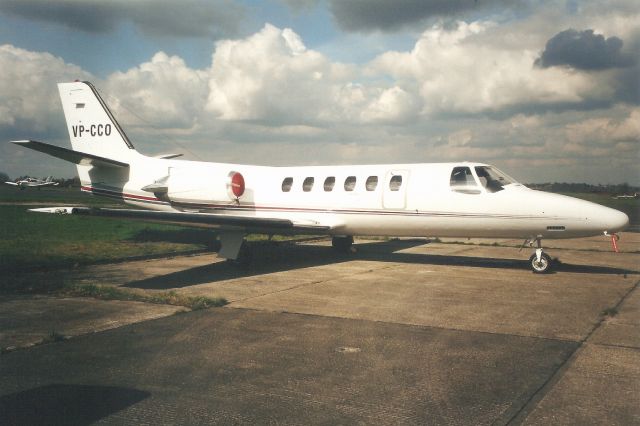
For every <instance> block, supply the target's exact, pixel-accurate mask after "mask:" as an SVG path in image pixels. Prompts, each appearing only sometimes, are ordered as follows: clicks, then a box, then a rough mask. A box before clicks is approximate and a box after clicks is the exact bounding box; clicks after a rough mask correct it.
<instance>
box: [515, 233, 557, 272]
mask: <svg viewBox="0 0 640 426" xmlns="http://www.w3.org/2000/svg"><path fill="white" fill-rule="evenodd" d="M534 242H536V243H537V245H538V248H536V251H535V253H534V254H532V255H531V257H530V258H529V264H530V265H531V270H532V271H533V273H534V274H546V273H549V272H550V271H551V268H552V266H553V262H552V260H551V256H549V255H548V254H546V253H545V252H544V251H543V250H542V238H541V237H536V238H528V239H526V240H524V243H523V244H522V247H524V246H525V245H526V244H529V247H532V246H533V243H534Z"/></svg>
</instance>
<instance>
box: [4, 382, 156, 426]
mask: <svg viewBox="0 0 640 426" xmlns="http://www.w3.org/2000/svg"><path fill="white" fill-rule="evenodd" d="M150 395H151V394H150V393H149V392H145V391H141V390H137V389H129V388H122V387H114V386H86V385H70V384H51V385H46V386H40V387H37V388H33V389H29V390H25V391H22V392H17V393H12V394H9V395H3V396H0V424H3V425H52V424H55V425H62V424H74V425H88V424H91V423H93V422H95V421H97V420H100V419H102V418H104V417H107V416H109V415H111V414H113V413H116V412H118V411H120V410H123V409H125V408H127V407H129V406H131V405H134V404H136V403H138V402H140V401H142V400H144V399H146V398H148V397H149V396H150ZM36 407H37V408H36Z"/></svg>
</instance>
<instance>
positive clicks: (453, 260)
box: [124, 239, 638, 289]
mask: <svg viewBox="0 0 640 426" xmlns="http://www.w3.org/2000/svg"><path fill="white" fill-rule="evenodd" d="M428 243H429V241H425V240H422V239H421V240H391V241H380V242H377V241H376V242H371V243H363V244H357V245H355V247H356V248H357V251H356V253H348V254H341V253H336V252H335V251H334V250H333V249H332V248H331V247H329V246H320V245H299V244H293V243H267V244H257V245H256V246H254V257H253V261H252V262H251V264H250V265H249V266H246V267H239V266H237V265H234V264H232V263H230V262H216V263H212V264H208V265H203V266H198V267H194V268H190V269H185V270H182V271H177V272H173V273H170V274H166V275H160V276H156V277H151V278H146V279H142V280H136V281H131V282H129V283H127V284H125V285H124V287H131V288H141V289H175V288H183V287H189V286H193V285H198V284H205V283H213V282H220V281H224V280H229V279H236V278H244V277H251V276H256V275H262V274H268V273H274V272H283V271H291V270H295V269H302V268H308V267H314V266H323V265H329V264H338V263H342V262H349V261H353V260H365V261H377V262H394V263H411V264H424V265H442V266H465V267H477V268H497V269H521V270H529V269H530V265H529V262H528V260H520V259H508V258H487V257H473V256H460V255H437V254H422V253H399V251H401V250H404V249H408V248H411V247H416V246H420V245H424V244H428ZM553 272H574V273H587V274H617V275H622V274H637V273H638V271H632V270H627V269H621V268H615V267H607V266H595V265H574V264H567V263H559V264H557V265H556V267H555V268H554V271H553Z"/></svg>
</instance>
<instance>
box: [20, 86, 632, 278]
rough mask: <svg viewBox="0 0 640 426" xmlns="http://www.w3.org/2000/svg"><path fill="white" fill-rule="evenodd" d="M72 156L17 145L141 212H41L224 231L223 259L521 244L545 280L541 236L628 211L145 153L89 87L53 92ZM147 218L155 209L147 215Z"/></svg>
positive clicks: (509, 188) (504, 182) (488, 186)
mask: <svg viewBox="0 0 640 426" xmlns="http://www.w3.org/2000/svg"><path fill="white" fill-rule="evenodd" d="M58 90H59V92H60V99H61V101H62V107H63V109H64V115H65V118H66V121H67V129H68V131H69V138H70V139H71V147H72V149H68V148H62V147H59V146H55V145H50V144H46V143H43V142H38V141H33V140H25V141H15V142H14V143H15V144H18V145H20V146H23V147H25V148H30V149H33V150H36V151H40V152H44V153H46V154H49V155H52V156H54V157H57V158H61V159H63V160H66V161H70V162H72V163H75V164H76V165H77V169H78V175H79V177H80V182H81V190H82V191H84V192H88V193H91V194H94V195H99V196H104V197H112V198H117V199H120V200H124V201H125V202H126V203H128V204H132V205H134V206H136V207H140V208H141V209H140V208H139V209H109V208H99V209H93V208H87V207H47V208H40V209H34V210H33V211H38V212H43V213H61V214H77V215H88V216H109V217H118V218H124V219H142V220H150V221H160V222H173V223H182V224H191V225H200V226H210V227H216V228H218V229H220V232H219V236H220V244H221V249H220V251H219V252H218V256H220V257H222V258H226V259H234V260H235V259H238V258H240V259H242V258H243V257H244V258H245V259H246V258H249V257H250V254H249V252H248V251H247V250H248V248H247V247H246V245H244V244H243V242H244V237H245V235H246V234H247V233H263V234H303V233H307V234H313V235H330V236H331V237H333V239H332V244H333V246H334V248H336V249H337V250H343V251H346V250H349V248H350V247H351V244H352V243H353V236H355V235H380V236H424V237H480V238H483V237H484V238H522V239H524V240H525V243H529V245H531V246H533V244H534V243H536V244H537V248H536V249H535V252H534V253H533V255H532V256H531V257H530V258H529V262H530V264H531V267H532V269H533V271H534V272H536V273H542V272H547V271H548V270H549V268H550V267H551V258H550V257H549V256H548V255H547V254H546V253H544V252H543V249H542V244H541V242H542V239H544V238H575V237H585V236H594V235H603V234H604V235H605V236H611V238H612V244H614V243H615V239H616V238H617V236H616V235H615V233H616V232H617V231H620V230H622V229H624V228H625V227H626V226H627V225H628V224H629V218H628V217H627V215H626V214H624V213H622V212H620V211H618V210H614V209H611V208H608V207H604V206H601V205H599V204H595V203H591V202H588V201H584V200H579V199H576V198H571V197H566V196H562V195H558V194H550V193H546V192H542V191H535V190H532V189H529V188H527V187H526V186H524V185H522V184H520V183H518V182H517V181H516V180H514V179H513V178H511V177H509V176H507V175H506V174H505V173H502V172H501V171H500V170H498V169H497V168H495V167H493V166H490V165H488V164H482V163H469V162H460V163H440V164H382V165H367V166H363V165H343V166H314V167H268V166H252V165H245V164H225V163H209V162H200V161H185V160H176V159H174V158H173V157H175V155H172V154H169V155H166V156H160V157H149V156H146V155H143V154H140V153H139V152H138V151H136V149H135V148H134V147H133V144H132V143H131V141H130V140H129V138H128V137H127V136H126V134H125V133H124V130H123V129H122V128H121V127H120V125H119V124H118V122H117V121H116V119H115V118H114V116H113V114H112V113H111V111H109V109H108V108H107V105H106V104H105V102H104V100H102V98H101V97H100V95H99V94H98V92H97V90H96V89H95V87H94V86H93V85H92V84H91V83H88V82H80V81H77V82H74V83H60V84H58ZM144 209H148V210H144Z"/></svg>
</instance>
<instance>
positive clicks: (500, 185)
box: [475, 166, 516, 192]
mask: <svg viewBox="0 0 640 426" xmlns="http://www.w3.org/2000/svg"><path fill="white" fill-rule="evenodd" d="M475 169H476V175H478V179H479V180H480V184H482V186H484V187H485V189H486V190H487V192H498V191H502V190H503V189H504V187H505V186H507V185H509V184H512V183H516V181H514V180H513V179H512V178H510V177H509V176H507V175H506V174H504V173H502V172H501V171H500V170H497V169H494V168H493V167H488V166H476V167H475Z"/></svg>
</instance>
